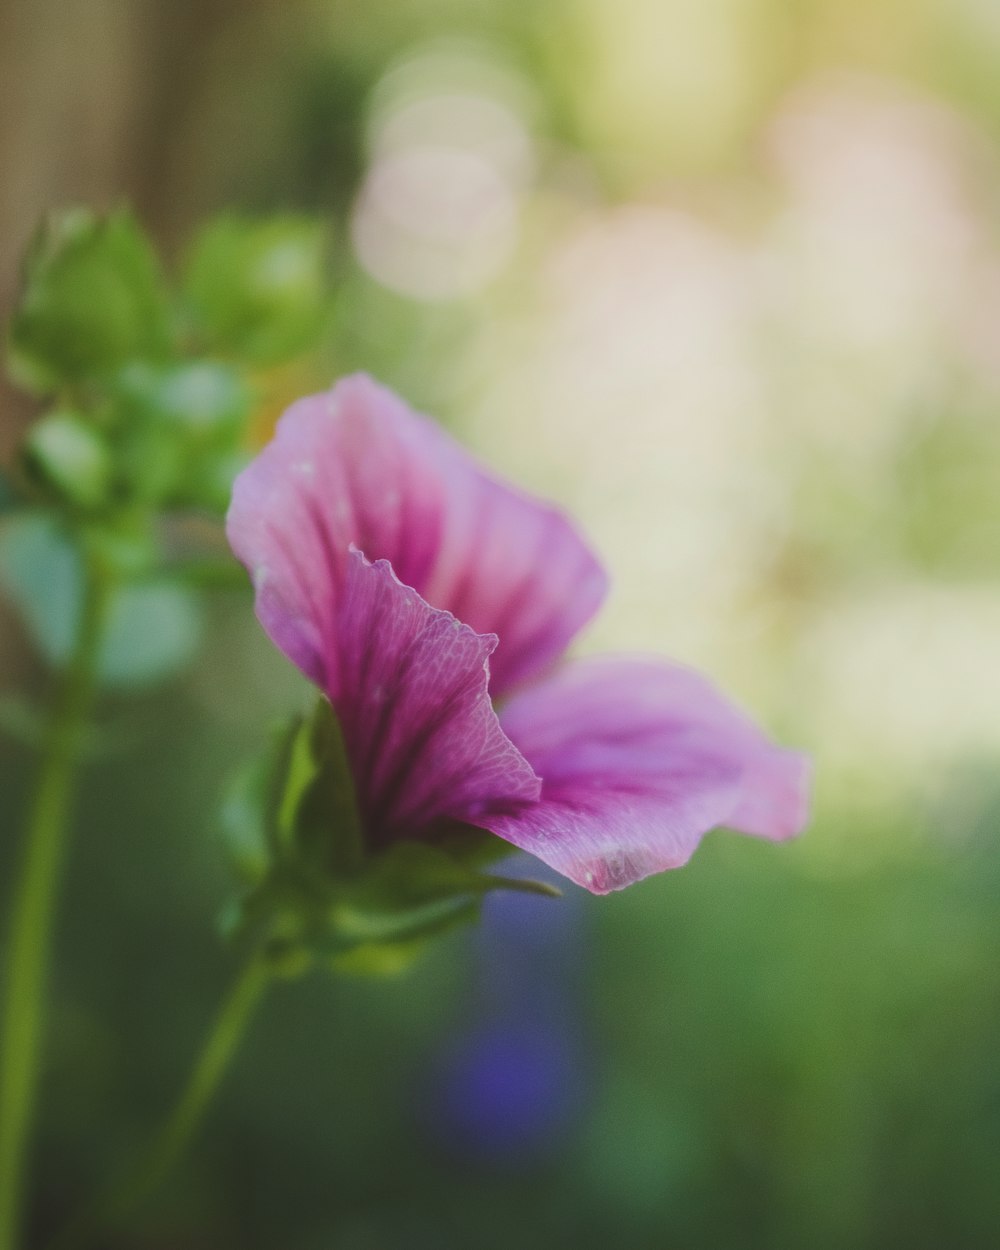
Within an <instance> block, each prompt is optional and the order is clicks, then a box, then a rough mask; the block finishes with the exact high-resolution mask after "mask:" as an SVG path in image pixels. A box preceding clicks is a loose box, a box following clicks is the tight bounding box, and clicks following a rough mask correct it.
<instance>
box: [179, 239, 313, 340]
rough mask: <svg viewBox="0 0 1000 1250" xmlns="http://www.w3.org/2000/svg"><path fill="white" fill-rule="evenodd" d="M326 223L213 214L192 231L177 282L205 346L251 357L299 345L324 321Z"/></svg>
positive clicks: (194, 328) (199, 337)
mask: <svg viewBox="0 0 1000 1250" xmlns="http://www.w3.org/2000/svg"><path fill="white" fill-rule="evenodd" d="M327 251H328V240H327V231H326V228H325V227H324V226H323V225H322V224H321V223H320V222H318V221H316V220H314V219H311V218H308V217H297V216H285V217H278V218H269V219H264V220H258V219H253V218H245V217H238V216H232V215H230V216H225V217H220V218H218V219H217V220H215V221H214V222H212V223H211V224H210V225H208V226H207V227H206V228H205V229H204V230H203V231H202V232H201V233H200V234H199V235H198V237H197V238H196V240H195V242H194V245H193V247H192V248H191V252H190V255H189V257H188V261H187V265H186V267H185V272H184V275H183V282H182V290H183V295H184V299H185V306H186V312H187V315H188V317H189V320H190V330H191V332H192V333H193V334H194V336H195V337H196V339H197V340H198V341H199V342H201V343H203V344H204V345H205V346H206V348H207V349H208V350H210V351H214V352H220V353H223V354H225V355H232V356H235V357H237V358H238V359H241V360H245V361H247V362H248V363H252V364H256V365H271V364H277V363H280V362H281V361H284V360H289V359H291V358H293V357H294V356H296V355H299V354H300V353H302V352H304V351H305V350H307V349H308V348H309V347H311V346H312V345H313V343H314V342H315V341H316V340H317V339H318V337H319V335H320V334H321V333H322V331H323V329H324V328H325V326H326V323H327V320H328V317H329V313H330V305H329V300H328V295H327V280H326V272H325V271H326V258H327Z"/></svg>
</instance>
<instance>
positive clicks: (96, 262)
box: [8, 209, 170, 394]
mask: <svg viewBox="0 0 1000 1250" xmlns="http://www.w3.org/2000/svg"><path fill="white" fill-rule="evenodd" d="M169 347H170V309H169V305H168V302H167V297H166V294H165V291H164V287H163V284H162V280H161V275H160V271H159V267H158V265H157V261H156V257H155V254H154V252H153V249H152V248H151V246H150V244H149V242H148V240H147V239H146V237H145V235H144V234H143V233H142V231H141V229H140V228H139V226H138V225H137V223H136V222H135V220H134V219H133V218H132V216H131V215H130V214H129V213H128V212H126V211H124V210H123V211H119V212H116V213H113V214H111V215H110V216H107V217H98V216H95V215H94V214H92V213H90V212H89V211H87V210H85V209H74V210H72V211H70V212H66V213H62V214H60V215H57V216H54V217H52V218H51V219H49V220H48V221H47V222H46V223H45V224H44V225H43V226H42V228H41V229H40V230H39V232H38V233H37V235H36V237H35V239H34V242H33V244H32V246H31V248H30V249H29V252H28V255H27V258H26V262H25V271H24V286H23V290H22V294H21V298H20V300H19V303H18V306H17V308H16V310H15V312H14V316H13V318H12V320H11V324H10V335H9V343H8V348H9V352H8V364H9V368H10V372H11V375H12V377H13V378H14V380H15V381H16V382H18V383H19V384H20V385H21V386H23V387H24V388H25V389H26V390H29V391H33V392H35V393H36V394H47V393H51V392H54V391H56V390H58V389H60V388H62V387H65V386H73V385H75V384H78V383H80V382H86V381H92V380H94V379H99V378H102V377H104V376H106V375H107V374H108V373H110V372H111V371H112V370H114V369H116V368H118V367H120V366H121V365H122V364H124V363H125V362H126V361H128V360H132V359H137V358H138V359H160V358H162V357H164V356H165V355H166V354H167V352H168V351H169Z"/></svg>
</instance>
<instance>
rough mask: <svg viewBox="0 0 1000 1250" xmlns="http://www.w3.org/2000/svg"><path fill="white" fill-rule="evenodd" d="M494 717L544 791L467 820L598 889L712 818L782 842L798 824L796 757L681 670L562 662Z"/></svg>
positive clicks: (803, 768)
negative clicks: (530, 800) (530, 801)
mask: <svg viewBox="0 0 1000 1250" xmlns="http://www.w3.org/2000/svg"><path fill="white" fill-rule="evenodd" d="M501 720H502V724H503V727H504V729H505V730H506V732H507V734H508V735H509V737H510V738H511V740H512V741H513V742H514V744H515V745H516V746H517V747H518V748H519V749H520V750H521V752H522V753H523V754H524V756H525V758H526V759H527V760H528V761H529V762H530V763H531V764H532V766H533V767H534V768H535V771H536V772H537V773H538V774H539V775H540V776H541V777H542V779H543V781H542V796H541V799H540V801H539V802H538V803H537V804H534V805H532V806H525V807H522V808H519V809H518V810H517V811H516V812H513V813H500V814H496V815H491V816H489V818H488V820H484V821H477V822H476V823H481V824H483V825H484V827H486V828H489V829H491V830H492V831H493V832H494V833H496V834H499V835H500V837H502V838H506V839H507V840H508V841H509V842H513V843H514V845H515V846H519V847H521V848H522V849H523V850H525V851H529V852H530V853H531V854H532V855H535V856H537V857H538V858H539V859H541V860H543V861H544V862H545V863H546V864H549V865H550V866H551V867H552V868H554V869H555V870H556V871H557V872H560V873H562V874H563V875H564V876H566V877H569V878H570V880H572V881H575V882H576V883H577V884H578V885H582V886H585V887H586V888H587V889H588V890H591V891H592V892H593V893H595V894H604V893H607V892H608V891H609V890H617V889H621V888H622V887H623V886H626V885H630V884H631V883H632V882H634V881H638V880H640V879H641V878H643V877H646V876H648V875H649V874H650V873H654V872H660V871H662V870H664V869H667V868H677V867H679V866H680V865H681V864H684V863H686V862H687V860H688V859H689V858H690V856H691V854H692V853H693V852H694V850H695V848H696V847H697V845H698V843H699V841H700V840H701V838H702V836H703V834H705V833H706V832H707V831H708V830H709V829H712V828H714V827H715V826H717V825H729V826H731V827H733V828H735V829H738V830H740V831H741V832H744V833H752V834H757V835H759V836H761V837H766V838H770V839H773V840H780V839H784V838H788V837H791V836H793V835H794V834H796V833H798V832H799V831H800V830H801V828H802V826H803V825H804V823H805V820H806V814H807V784H808V762H807V761H806V759H805V758H804V757H803V756H801V755H798V754H796V753H795V752H792V751H785V750H782V749H781V748H779V747H777V746H775V745H774V744H772V743H771V742H770V741H769V739H768V738H766V737H765V735H764V734H763V733H762V732H761V731H760V730H759V729H758V728H757V727H756V726H755V725H754V724H753V723H752V722H751V721H750V720H748V719H747V718H746V717H745V716H744V715H743V714H742V713H741V712H739V711H738V710H737V709H736V708H735V707H734V706H733V705H732V704H730V703H729V702H728V701H727V700H726V699H724V698H723V696H722V695H720V694H719V693H718V692H717V691H716V690H715V689H714V688H713V687H712V686H711V684H710V683H709V682H708V681H706V680H705V679H704V678H703V677H701V676H699V675H698V674H697V673H694V672H691V671H690V670H688V669H685V668H682V667H680V666H677V665H671V664H667V663H665V662H657V661H653V660H643V659H637V660H619V659H608V660H585V661H580V662H577V663H574V664H568V665H566V666H565V667H563V668H562V669H560V670H558V671H557V672H556V673H555V674H554V675H553V676H552V677H551V678H549V679H548V680H546V681H544V682H542V683H540V684H539V685H537V686H535V687H533V688H531V689H529V690H527V691H525V692H524V693H523V694H521V695H519V696H517V697H515V698H514V699H513V700H512V701H511V702H510V703H509V704H508V706H507V707H506V708H505V709H504V710H503V712H502V715H501Z"/></svg>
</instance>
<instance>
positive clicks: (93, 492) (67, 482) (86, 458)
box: [21, 412, 111, 508]
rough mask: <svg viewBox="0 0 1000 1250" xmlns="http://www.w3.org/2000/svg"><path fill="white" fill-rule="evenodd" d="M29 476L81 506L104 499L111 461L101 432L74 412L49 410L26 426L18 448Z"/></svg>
mask: <svg viewBox="0 0 1000 1250" xmlns="http://www.w3.org/2000/svg"><path fill="white" fill-rule="evenodd" d="M21 455H22V459H23V462H24V467H25V470H26V472H27V473H28V475H29V476H30V477H32V478H34V479H35V480H36V481H38V482H40V483H41V484H42V485H44V486H45V487H47V488H48V489H49V490H50V491H52V492H53V493H54V494H55V495H56V496H57V497H58V498H61V499H64V500H67V501H69V502H70V503H74V504H81V505H82V506H84V507H89V508H92V507H97V506H98V505H99V504H101V503H104V502H105V501H106V500H107V497H108V493H109V490H110V486H111V460H110V457H109V455H108V449H107V446H106V445H105V442H104V440H103V438H102V437H101V435H100V434H99V433H98V431H97V430H96V429H94V427H93V426H92V425H91V424H90V423H89V422H88V421H86V420H85V419H84V418H83V417H81V416H79V415H78V414H77V413H74V412H52V413H49V415H48V416H45V417H43V418H42V419H41V420H40V421H36V422H35V424H34V425H33V426H32V427H31V428H30V429H29V431H28V435H27V438H26V439H25V441H24V445H23V447H22V451H21Z"/></svg>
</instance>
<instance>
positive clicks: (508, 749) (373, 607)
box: [327, 551, 541, 842]
mask: <svg viewBox="0 0 1000 1250" xmlns="http://www.w3.org/2000/svg"><path fill="white" fill-rule="evenodd" d="M335 625H336V629H335V638H336V646H337V662H336V666H335V668H336V672H337V673H338V674H339V676H338V678H337V680H336V682H334V683H332V684H331V685H329V686H328V687H327V693H328V695H329V697H330V699H331V701H332V703H333V705H334V707H335V709H336V711H337V715H338V717H339V719H340V724H341V729H342V731H343V735H344V743H345V747H346V750H347V754H348V758H349V760H350V763H351V771H352V776H353V778H354V783H355V790H356V793H357V797H358V803H359V807H360V809H361V815H362V819H363V821H364V824H365V828H366V829H367V830H368V831H369V833H370V835H371V836H372V838H373V839H374V840H375V841H376V842H388V841H391V840H394V839H396V838H401V837H407V836H411V835H413V834H417V833H420V832H422V831H424V830H426V829H427V828H428V827H429V826H430V825H433V824H434V823H435V822H436V821H438V820H457V821H471V822H473V823H478V821H479V819H480V817H481V816H482V814H483V813H484V812H487V811H491V810H493V809H495V808H497V807H501V808H506V807H509V806H510V805H512V804H515V803H517V802H524V801H533V800H534V799H536V798H537V796H538V793H539V791H540V788H541V783H540V782H539V780H538V778H537V777H536V776H535V773H534V772H533V771H532V768H531V766H530V765H529V764H528V763H527V761H526V760H525V759H524V757H523V756H522V755H521V753H520V752H519V751H518V750H517V748H516V747H515V746H514V745H513V743H512V742H511V741H510V739H509V738H508V737H507V735H506V734H505V733H504V731H503V729H502V728H501V727H500V722H499V720H498V719H497V716H496V713H495V712H494V711H493V706H492V704H491V702H490V697H489V693H488V689H487V687H488V683H489V656H490V653H491V652H492V650H493V648H494V647H495V645H496V639H495V638H492V637H488V636H487V637H483V636H482V635H480V634H477V633H475V632H474V631H473V630H471V629H470V628H469V627H468V626H467V625H463V624H462V623H461V622H460V621H458V620H456V619H455V617H453V616H452V615H451V614H450V613H448V612H441V611H438V610H437V609H435V608H432V607H430V606H429V605H428V604H427V603H426V602H425V601H424V600H423V599H422V598H421V597H420V596H419V595H418V594H417V593H416V591H415V590H413V589H411V588H410V587H408V586H404V585H403V584H402V582H400V581H399V579H398V578H397V577H396V576H395V574H394V573H393V570H392V568H391V567H390V565H389V563H388V562H387V561H385V560H380V561H379V562H378V563H377V564H371V563H369V562H368V560H366V559H365V558H364V556H363V555H361V553H360V552H358V551H352V552H351V553H350V554H349V556H348V558H347V561H346V563H345V568H344V585H343V594H342V595H341V599H340V604H339V609H338V616H337V620H336V622H335Z"/></svg>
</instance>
